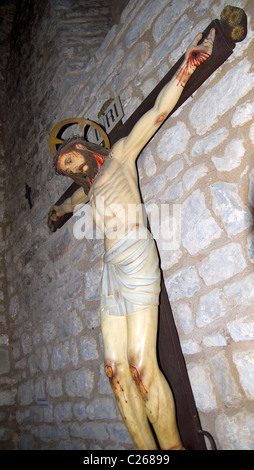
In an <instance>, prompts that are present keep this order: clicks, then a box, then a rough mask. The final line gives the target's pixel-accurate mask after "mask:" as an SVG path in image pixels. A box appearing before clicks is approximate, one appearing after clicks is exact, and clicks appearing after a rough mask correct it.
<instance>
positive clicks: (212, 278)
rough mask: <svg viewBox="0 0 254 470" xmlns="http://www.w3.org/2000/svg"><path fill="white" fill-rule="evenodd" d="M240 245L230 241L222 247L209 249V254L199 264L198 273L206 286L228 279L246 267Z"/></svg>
mask: <svg viewBox="0 0 254 470" xmlns="http://www.w3.org/2000/svg"><path fill="white" fill-rule="evenodd" d="M246 266H247V265H246V261H245V259H244V257H243V254H242V248H241V245H240V244H238V243H230V244H228V245H226V246H223V247H222V248H218V249H216V250H213V251H211V253H210V255H209V256H208V257H207V258H206V259H205V260H204V261H203V262H202V263H201V264H200V267H199V274H200V276H201V277H202V278H203V279H204V281H205V283H206V285H207V286H211V285H214V284H217V283H219V282H221V281H224V280H226V279H230V278H231V277H233V276H234V275H235V274H238V273H240V272H242V271H243V270H244V269H245V268H246Z"/></svg>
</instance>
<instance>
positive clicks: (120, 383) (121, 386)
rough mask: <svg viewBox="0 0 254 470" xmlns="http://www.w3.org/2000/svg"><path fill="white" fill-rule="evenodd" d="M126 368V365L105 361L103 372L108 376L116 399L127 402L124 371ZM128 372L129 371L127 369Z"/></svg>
mask: <svg viewBox="0 0 254 470" xmlns="http://www.w3.org/2000/svg"><path fill="white" fill-rule="evenodd" d="M126 370H128V365H126V367H125V366H123V365H122V364H117V365H116V364H114V363H112V362H111V363H109V362H106V363H105V373H106V376H107V377H108V378H109V382H110V385H111V388H112V390H113V392H114V394H115V397H116V398H117V400H120V401H122V400H124V401H125V403H127V400H126V397H125V382H126V381H125V376H126V374H125V371H126ZM128 373H129V371H128Z"/></svg>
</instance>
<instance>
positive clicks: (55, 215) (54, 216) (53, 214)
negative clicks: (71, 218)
mask: <svg viewBox="0 0 254 470" xmlns="http://www.w3.org/2000/svg"><path fill="white" fill-rule="evenodd" d="M60 218H61V214H60V208H59V207H58V206H53V207H51V209H50V211H49V213H48V227H49V229H50V230H51V232H55V230H56V229H55V225H54V222H56V221H57V220H59V219H60Z"/></svg>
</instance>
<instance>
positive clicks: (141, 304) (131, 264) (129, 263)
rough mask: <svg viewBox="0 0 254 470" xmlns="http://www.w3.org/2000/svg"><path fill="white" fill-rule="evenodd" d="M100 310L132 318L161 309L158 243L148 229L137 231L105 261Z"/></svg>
mask: <svg viewBox="0 0 254 470" xmlns="http://www.w3.org/2000/svg"><path fill="white" fill-rule="evenodd" d="M103 262H104V265H103V273H102V281H101V305H100V309H101V311H102V312H103V313H106V314H108V315H118V316H122V315H129V314H131V313H134V312H137V311H139V310H143V309H145V308H149V307H154V306H158V304H159V294H160V268H159V258H158V253H157V248H156V246H155V242H154V240H153V238H152V235H151V233H150V232H149V231H148V230H147V229H146V228H145V227H137V228H136V227H135V229H134V230H132V231H130V232H129V233H128V234H127V235H126V236H125V237H124V238H122V239H121V240H119V241H118V242H117V243H116V244H115V245H113V247H112V248H111V249H110V250H108V251H107V252H106V253H105V255H104V259H103Z"/></svg>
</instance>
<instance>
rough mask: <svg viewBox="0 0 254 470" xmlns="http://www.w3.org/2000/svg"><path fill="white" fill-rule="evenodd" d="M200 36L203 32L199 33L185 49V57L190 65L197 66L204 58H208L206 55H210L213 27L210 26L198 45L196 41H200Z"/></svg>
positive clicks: (213, 33)
mask: <svg viewBox="0 0 254 470" xmlns="http://www.w3.org/2000/svg"><path fill="white" fill-rule="evenodd" d="M202 37H203V34H202V33H199V34H198V35H197V36H196V37H195V39H194V41H193V42H192V44H191V45H190V46H189V47H188V49H187V51H186V54H185V57H186V59H187V61H188V62H189V66H190V67H194V68H196V67H198V66H199V65H200V64H202V63H203V62H204V61H205V60H206V59H208V57H210V55H211V54H212V52H213V43H214V39H215V29H214V28H212V29H211V30H210V32H209V34H208V36H207V38H205V39H204V40H203V42H202V43H201V44H199V46H198V43H199V42H200V41H201V39H202Z"/></svg>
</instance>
